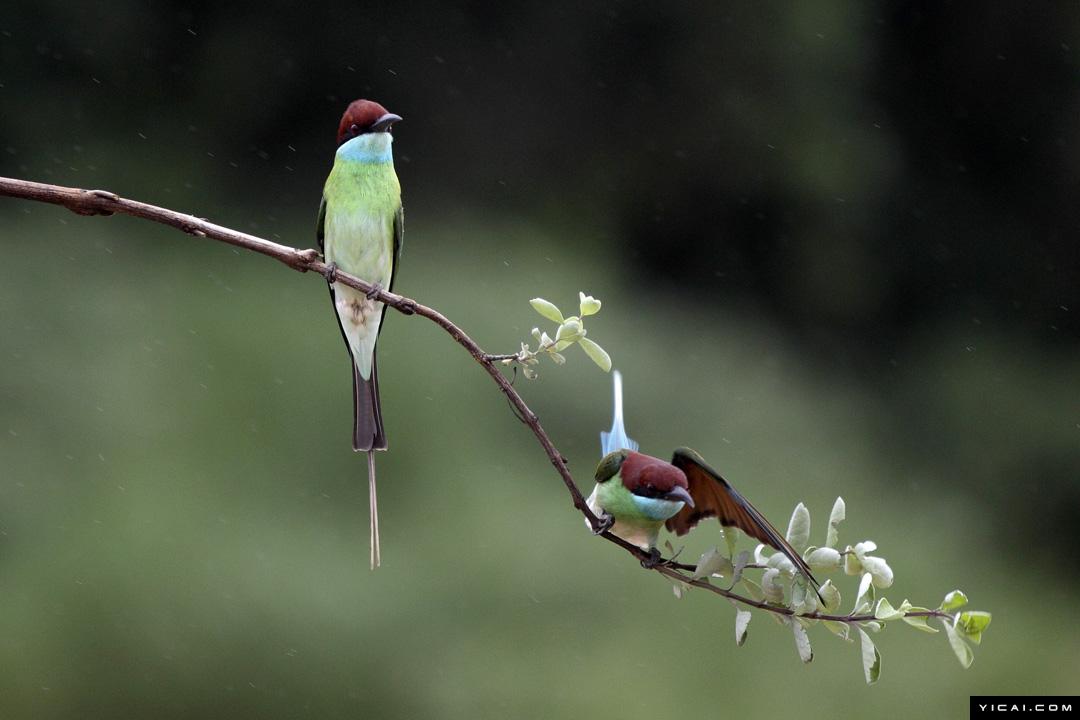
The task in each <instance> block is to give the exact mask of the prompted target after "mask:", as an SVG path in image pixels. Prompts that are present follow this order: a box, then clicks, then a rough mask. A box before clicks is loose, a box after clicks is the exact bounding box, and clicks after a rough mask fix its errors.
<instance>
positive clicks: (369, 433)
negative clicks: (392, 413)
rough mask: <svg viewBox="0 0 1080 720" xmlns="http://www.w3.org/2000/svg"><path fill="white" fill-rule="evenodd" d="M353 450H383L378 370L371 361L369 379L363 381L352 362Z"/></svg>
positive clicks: (358, 369) (384, 443)
mask: <svg viewBox="0 0 1080 720" xmlns="http://www.w3.org/2000/svg"><path fill="white" fill-rule="evenodd" d="M353 410H354V416H353V417H354V420H353V450H356V451H358V452H359V451H365V452H366V451H368V450H385V449H386V434H385V433H384V432H383V421H382V408H381V407H380V405H379V370H378V366H377V364H376V362H375V358H372V359H371V378H370V379H368V380H365V379H364V378H363V376H361V375H360V368H359V367H358V366H357V364H356V362H355V361H354V362H353Z"/></svg>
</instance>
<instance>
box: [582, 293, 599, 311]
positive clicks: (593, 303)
mask: <svg viewBox="0 0 1080 720" xmlns="http://www.w3.org/2000/svg"><path fill="white" fill-rule="evenodd" d="M578 308H579V309H580V310H581V317H585V316H587V315H595V314H596V313H598V312H600V301H599V300H597V299H596V298H594V297H593V296H592V295H586V294H585V293H583V292H579V293H578Z"/></svg>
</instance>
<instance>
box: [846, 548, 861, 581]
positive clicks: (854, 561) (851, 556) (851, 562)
mask: <svg viewBox="0 0 1080 720" xmlns="http://www.w3.org/2000/svg"><path fill="white" fill-rule="evenodd" d="M844 553H845V555H844V574H845V575H858V574H860V573H861V572H862V571H863V566H862V560H860V559H859V557H858V556H857V555H856V554H855V548H853V547H851V546H850V545H848V546H847V549H846V550H844Z"/></svg>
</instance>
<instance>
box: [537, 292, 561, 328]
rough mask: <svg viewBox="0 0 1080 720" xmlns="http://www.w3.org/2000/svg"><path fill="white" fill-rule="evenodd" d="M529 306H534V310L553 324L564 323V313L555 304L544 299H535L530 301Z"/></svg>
mask: <svg viewBox="0 0 1080 720" xmlns="http://www.w3.org/2000/svg"><path fill="white" fill-rule="evenodd" d="M529 304H530V305H532V306H533V310H535V311H536V312H538V313H540V314H541V315H543V316H544V317H546V318H547V319H548V320H551V321H552V322H557V323H561V322H562V321H563V316H562V311H560V310H559V308H557V307H555V305H554V304H553V303H549V302H548V301H547V300H545V299H544V298H533V299H532V300H530V301H529Z"/></svg>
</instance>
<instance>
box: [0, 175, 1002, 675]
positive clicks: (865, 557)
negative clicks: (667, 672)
mask: <svg viewBox="0 0 1080 720" xmlns="http://www.w3.org/2000/svg"><path fill="white" fill-rule="evenodd" d="M0 195H4V196H8V197H15V198H23V199H26V200H34V201H37V202H44V203H50V204H54V205H60V206H62V207H65V208H67V209H68V210H71V211H72V212H75V213H77V214H79V215H87V216H91V215H97V216H108V215H114V214H119V215H129V216H133V217H138V218H142V219H145V220H150V221H152V222H157V223H162V224H164V225H169V226H171V227H174V228H176V229H178V230H180V231H182V232H184V233H187V234H189V235H192V236H195V237H200V238H208V239H211V240H216V241H218V242H224V243H228V244H230V245H233V246H235V247H239V248H244V249H246V250H251V251H253V252H257V253H260V254H262V255H266V256H268V257H272V258H274V259H276V260H278V261H279V262H281V263H283V264H284V265H286V266H288V267H290V268H292V269H293V270H297V271H299V272H307V271H309V270H310V271H312V272H313V273H318V274H319V275H320V276H328V278H329V279H332V280H333V281H334V282H335V283H338V284H341V285H345V286H348V287H350V288H353V289H355V290H358V291H360V292H362V293H364V294H365V296H367V295H368V294H370V297H371V298H372V299H374V300H377V301H379V302H381V303H384V304H385V305H386V306H388V307H391V308H393V309H394V310H395V311H397V312H399V313H401V314H403V315H417V316H420V317H424V318H426V319H428V320H430V321H431V322H433V323H435V324H436V325H438V326H439V327H440V328H442V329H443V330H444V331H445V332H446V333H447V334H448V335H450V337H451V339H452V340H453V341H454V342H456V343H457V344H458V345H460V346H461V347H462V348H463V349H464V350H465V351H466V352H468V353H469V355H470V356H471V357H472V358H473V359H474V360H475V361H476V362H477V363H478V364H479V365H480V366H481V367H482V368H483V370H484V371H485V372H486V373H487V374H488V376H489V377H490V378H491V379H492V381H493V382H494V383H495V384H496V386H497V387H498V388H499V391H500V392H502V393H503V395H505V396H506V398H507V400H508V402H509V403H510V406H511V408H512V409H513V410H514V413H515V414H516V415H517V416H518V418H519V419H520V420H521V421H522V422H523V423H525V425H526V426H528V428H529V429H530V431H531V432H532V433H533V435H534V436H535V437H536V439H537V442H538V443H539V444H540V446H541V447H542V448H543V450H544V453H545V455H546V456H547V458H548V461H549V462H550V463H551V465H552V467H553V468H554V469H555V471H556V472H557V473H558V475H559V477H560V479H561V480H562V482H563V484H564V486H565V488H566V490H567V492H568V493H569V495H570V498H571V500H572V502H573V505H574V507H575V508H576V509H577V510H578V511H579V512H580V513H581V514H582V516H583V517H584V518H585V521H586V523H587V524H588V525H589V526H590V527H591V528H593V529H595V530H596V531H597V532H598V534H600V536H601V537H603V538H604V539H605V540H607V541H609V542H611V543H613V544H615V545H618V546H619V547H621V548H623V549H624V550H626V551H627V552H628V553H630V554H631V555H632V556H633V557H634V558H636V559H637V560H638V561H643V560H650V559H651V558H652V557H653V553H652V550H653V547H649V548H646V549H643V547H642V546H641V545H640V544H637V543H635V542H631V541H629V540H627V539H625V538H624V537H622V536H620V534H619V531H620V527H619V525H618V523H619V519H620V518H619V513H618V512H612V513H607V514H606V515H605V512H594V510H593V507H591V506H590V503H589V502H588V501H586V499H585V498H584V497H583V496H582V494H581V491H580V490H579V489H578V487H577V484H576V483H575V482H574V478H573V476H572V475H571V474H570V470H569V468H568V467H567V465H566V460H565V459H564V458H563V456H562V453H560V452H559V450H558V449H557V448H556V447H555V445H554V443H552V441H551V438H550V437H548V435H547V432H546V431H545V430H544V428H543V426H542V425H541V423H540V420H539V418H537V416H536V414H535V413H533V412H532V410H530V409H529V406H528V405H527V404H526V403H525V401H524V400H523V399H522V397H521V395H520V394H519V393H518V392H517V390H516V389H515V388H514V386H513V384H512V383H511V382H510V380H508V379H507V378H506V377H505V376H504V375H503V374H502V373H501V372H500V367H502V364H504V363H505V364H508V365H515V366H516V365H517V364H521V365H522V366H523V367H526V368H529V367H532V366H535V364H536V362H537V361H538V358H539V356H541V355H543V354H547V355H548V356H549V357H551V359H552V360H554V361H555V362H556V363H560V360H562V359H564V358H563V357H562V355H561V351H562V350H564V349H566V348H567V347H569V346H570V345H571V344H574V343H575V342H576V343H577V344H580V345H581V347H582V349H583V350H584V351H585V352H586V354H587V355H588V356H589V357H590V358H591V359H592V360H593V361H594V362H596V363H597V364H598V365H599V366H600V367H602V368H603V369H605V370H608V369H610V367H611V360H610V358H609V357H608V355H607V353H606V352H604V351H603V350H602V349H600V347H599V346H598V345H596V344H595V343H594V342H592V341H591V340H589V341H588V342H585V340H587V338H586V337H585V331H584V322H583V319H584V317H586V316H588V315H592V314H595V312H596V311H598V310H599V309H600V302H599V301H597V300H595V299H594V298H591V297H589V296H587V295H585V294H584V293H582V294H581V297H580V303H579V312H580V315H579V316H573V317H569V318H567V317H564V316H563V314H562V313H561V311H559V310H558V308H556V307H554V305H551V304H550V303H547V302H546V301H542V300H539V299H538V300H536V301H534V302H533V307H534V308H536V309H537V311H538V312H540V313H541V314H542V315H543V316H544V317H546V318H548V319H550V320H552V321H553V322H556V323H558V324H559V328H558V330H556V333H555V338H551V337H550V336H547V337H545V333H543V332H541V331H539V330H536V331H535V332H534V336H538V337H536V339H537V342H538V343H539V345H538V348H537V349H536V350H532V349H530V348H529V346H528V345H524V346H523V347H522V350H521V351H519V352H517V353H512V354H509V355H492V354H489V353H486V352H484V350H483V349H482V348H480V346H479V345H477V344H476V342H475V341H473V340H472V338H470V337H469V336H468V335H467V334H466V333H465V332H464V330H462V329H461V328H460V327H458V326H457V325H456V324H454V323H453V322H452V321H451V320H449V319H448V318H447V317H446V316H445V315H443V314H442V313H440V312H439V311H437V310H435V309H433V308H430V307H427V306H425V305H422V304H420V303H418V302H417V301H415V300H413V299H411V298H408V297H405V296H403V295H398V294H396V293H393V292H390V291H388V290H383V289H380V288H379V287H376V286H374V285H373V284H371V283H368V282H366V281H365V280H364V279H362V278H359V277H356V276H354V275H351V274H349V273H347V272H342V271H340V270H338V269H337V268H336V267H334V266H333V265H331V264H329V263H327V262H325V261H324V260H323V258H322V257H321V256H320V255H319V253H318V252H316V251H315V250H313V249H307V248H304V249H301V248H295V247H289V246H287V245H282V244H279V243H275V242H271V241H269V240H265V239H263V238H260V237H257V236H254V235H249V234H247V233H242V232H238V231H236V230H232V229H230V228H227V227H223V226H221V225H215V224H213V223H210V222H208V221H206V220H203V219H202V218H198V217H195V216H193V215H189V214H187V213H180V212H176V211H174V210H169V209H167V208H162V207H158V206H155V205H149V204H147V203H142V202H138V201H135V200H129V199H126V198H122V197H119V196H118V195H115V194H114V193H111V192H108V191H105V190H82V189H78V188H67V187H62V186H59V185H51V184H45V183H35V182H30V181H27V180H18V179H13V178H3V177H0ZM549 306H550V307H549ZM621 414H622V410H621V396H619V395H617V399H616V416H617V418H620V420H619V422H618V423H617V426H618V427H616V426H613V428H612V430H613V432H612V433H603V443H604V447H605V448H607V447H609V446H610V445H611V443H614V444H615V445H618V446H619V447H630V445H631V444H632V447H633V449H636V447H637V444H636V443H633V441H631V440H630V439H629V438H627V437H626V436H625V431H623V430H622V427H621ZM616 430H618V432H615V431H616ZM620 442H621V443H625V444H622V445H620ZM605 452H609V451H608V450H607V449H605ZM680 452H681V451H677V453H676V454H677V457H679V453H680ZM682 457H683V458H684V459H686V458H690V459H693V457H694V456H692V455H688V454H686V453H683V454H682ZM702 467H704V468H705V469H707V467H705V466H702ZM717 477H718V476H717ZM644 487H646V488H647V486H644ZM673 492H677V488H675V489H673ZM618 497H619V494H618V493H616V494H615V500H617V499H618ZM645 500H646V501H656V500H657V498H645ZM662 502H672V501H671V500H666V501H664V500H662ZM644 504H645V506H649V505H650V503H649V502H645V503H644ZM653 504H654V505H655V502H654V503H653ZM680 505H681V503H680ZM844 512H845V511H844V504H843V501H841V500H839V499H838V500H837V503H836V505H835V506H834V508H833V512H832V516H831V517H830V521H829V527H828V531H827V538H826V542H825V544H824V545H822V546H821V547H811V546H809V535H810V515H809V512H807V511H806V509H805V508H804V507H802V505H801V504H800V505H799V506H798V507H797V508H796V510H795V513H794V514H793V516H792V521H791V523H789V526H788V531H787V534H786V538H784V539H783V540H784V543H780V542H779V541H778V540H777V539H776V538H773V541H772V543H771V545H772V546H773V547H776V546H777V545H786V546H788V547H786V548H785V549H786V550H787V553H785V552H777V553H774V554H771V555H766V554H765V549H764V547H759V548H758V549H757V551H755V553H753V554H751V553H749V552H748V551H743V552H739V553H735V551H734V539H735V534H734V532H725V535H724V538H725V548H724V550H721V549H719V548H714V549H712V550H710V551H708V552H706V553H705V554H704V555H702V557H701V559H700V560H699V562H698V563H697V564H696V565H687V564H683V563H679V562H676V561H675V560H674V559H668V561H667V562H661V563H656V564H654V565H652V567H651V569H652V570H653V571H654V572H658V573H660V574H662V575H664V576H665V577H667V578H669V579H670V580H671V581H673V582H674V583H675V594H676V595H677V596H681V595H682V594H683V593H685V592H686V591H687V590H689V589H691V588H698V589H702V590H707V591H709V592H712V593H715V594H717V595H720V596H723V597H725V598H727V599H728V600H730V601H732V602H733V603H734V604H735V606H736V615H735V636H736V641H737V642H738V643H739V644H742V642H743V641H745V639H746V630H747V625H748V623H749V622H750V617H751V609H753V608H756V609H758V610H762V611H765V612H768V613H770V614H771V615H772V616H773V617H774V618H775V619H776V620H778V621H779V622H780V623H781V624H784V625H787V626H788V627H790V628H791V629H792V632H793V634H794V637H795V641H796V647H797V648H798V651H799V654H800V656H801V657H802V658H803V659H804V660H806V661H809V660H810V659H811V658H812V657H813V654H812V652H811V650H810V641H809V637H808V635H807V629H808V628H809V627H811V626H813V625H815V624H818V623H820V624H822V625H824V626H825V627H826V628H828V629H829V630H830V631H832V632H833V633H835V634H837V635H839V636H840V637H842V638H844V639H846V640H849V641H854V640H855V638H856V636H857V637H858V640H859V645H860V648H861V651H862V658H863V667H864V671H865V674H866V678H867V681H868V682H874V681H875V680H876V679H877V678H878V676H879V674H880V672H881V656H880V654H879V653H878V650H877V648H876V647H875V645H874V642H873V640H872V639H871V637H870V634H872V633H878V632H881V631H882V630H883V629H884V628H886V627H887V626H888V625H890V624H899V623H904V624H907V625H910V626H912V627H914V628H916V629H918V630H922V631H924V632H937V630H936V629H935V628H934V627H932V626H930V625H929V624H928V622H927V621H928V620H930V619H936V621H937V622H939V623H940V624H941V625H942V627H943V629H944V630H945V634H946V637H947V639H948V642H949V644H950V646H951V647H952V649H953V651H954V652H955V653H956V655H957V657H958V658H959V659H960V661H961V663H962V664H963V665H964V666H965V667H967V666H968V665H970V664H971V661H972V652H971V646H970V643H974V644H976V645H977V644H979V642H980V641H981V639H982V633H983V631H984V630H985V629H986V628H987V626H988V625H989V624H990V614H989V613H985V612H979V611H967V612H964V611H962V610H961V608H963V607H964V605H965V604H966V603H967V598H966V597H965V596H964V594H963V593H961V592H960V591H959V590H956V591H953V592H951V593H949V594H948V595H947V596H946V597H945V600H944V601H943V602H942V603H941V604H940V605H939V606H938V607H937V608H936V609H928V608H921V607H915V606H913V605H911V604H910V603H909V602H907V601H906V600H905V601H904V602H902V603H900V605H899V606H893V605H892V603H890V602H889V601H888V600H886V599H885V598H884V597H877V596H876V594H877V592H878V591H879V590H883V589H885V588H887V587H889V586H891V585H892V582H893V575H892V570H891V569H890V568H889V566H888V564H887V563H886V562H885V561H884V560H883V559H881V558H880V557H877V556H873V555H870V554H869V553H871V552H874V550H875V549H876V546H875V545H874V544H873V543H872V542H862V543H858V544H856V545H854V546H847V547H846V548H845V549H844V550H843V551H841V550H839V549H838V547H839V546H838V544H837V534H836V532H837V526H838V525H839V523H840V521H841V520H843V519H844ZM608 516H610V517H611V518H612V520H611V521H610V522H611V523H613V524H606V523H605V522H604V520H602V519H601V518H605V520H606V517H608ZM678 517H679V516H678V515H676V516H675V517H674V518H673V520H677V519H678ZM743 520H745V518H743ZM762 520H763V518H762ZM661 522H662V521H661ZM765 524H766V525H767V521H766V522H765ZM679 527H682V525H679ZM770 527H771V526H770ZM755 537H756V536H755ZM759 539H760V538H759ZM792 548H794V551H797V552H798V558H799V561H798V563H796V562H793V560H792V557H793V551H792ZM789 553H792V554H789ZM751 560H752V561H753V562H751ZM797 565H799V566H805V567H806V568H808V570H806V571H805V573H804V572H803V571H797V567H796V566H797ZM840 570H843V571H844V573H845V574H847V575H852V576H857V577H858V578H859V585H858V589H857V591H856V593H855V598H856V599H855V603H854V607H853V609H852V611H851V612H850V613H848V614H846V615H844V614H837V613H838V609H839V607H840V605H841V598H840V592H839V590H838V589H837V588H836V587H835V586H834V584H833V583H832V581H831V580H826V582H825V583H824V584H823V585H821V586H820V587H819V588H817V591H818V592H814V591H812V590H811V586H810V584H809V582H808V575H809V573H810V571H813V572H817V573H822V574H827V573H830V572H839V571H840ZM747 571H755V572H756V571H761V577H760V578H759V579H758V580H756V581H755V580H751V579H750V578H749V577H747ZM736 588H741V592H742V593H744V594H740V592H736ZM819 593H820V596H819ZM853 628H854V630H855V632H852V629H853Z"/></svg>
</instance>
